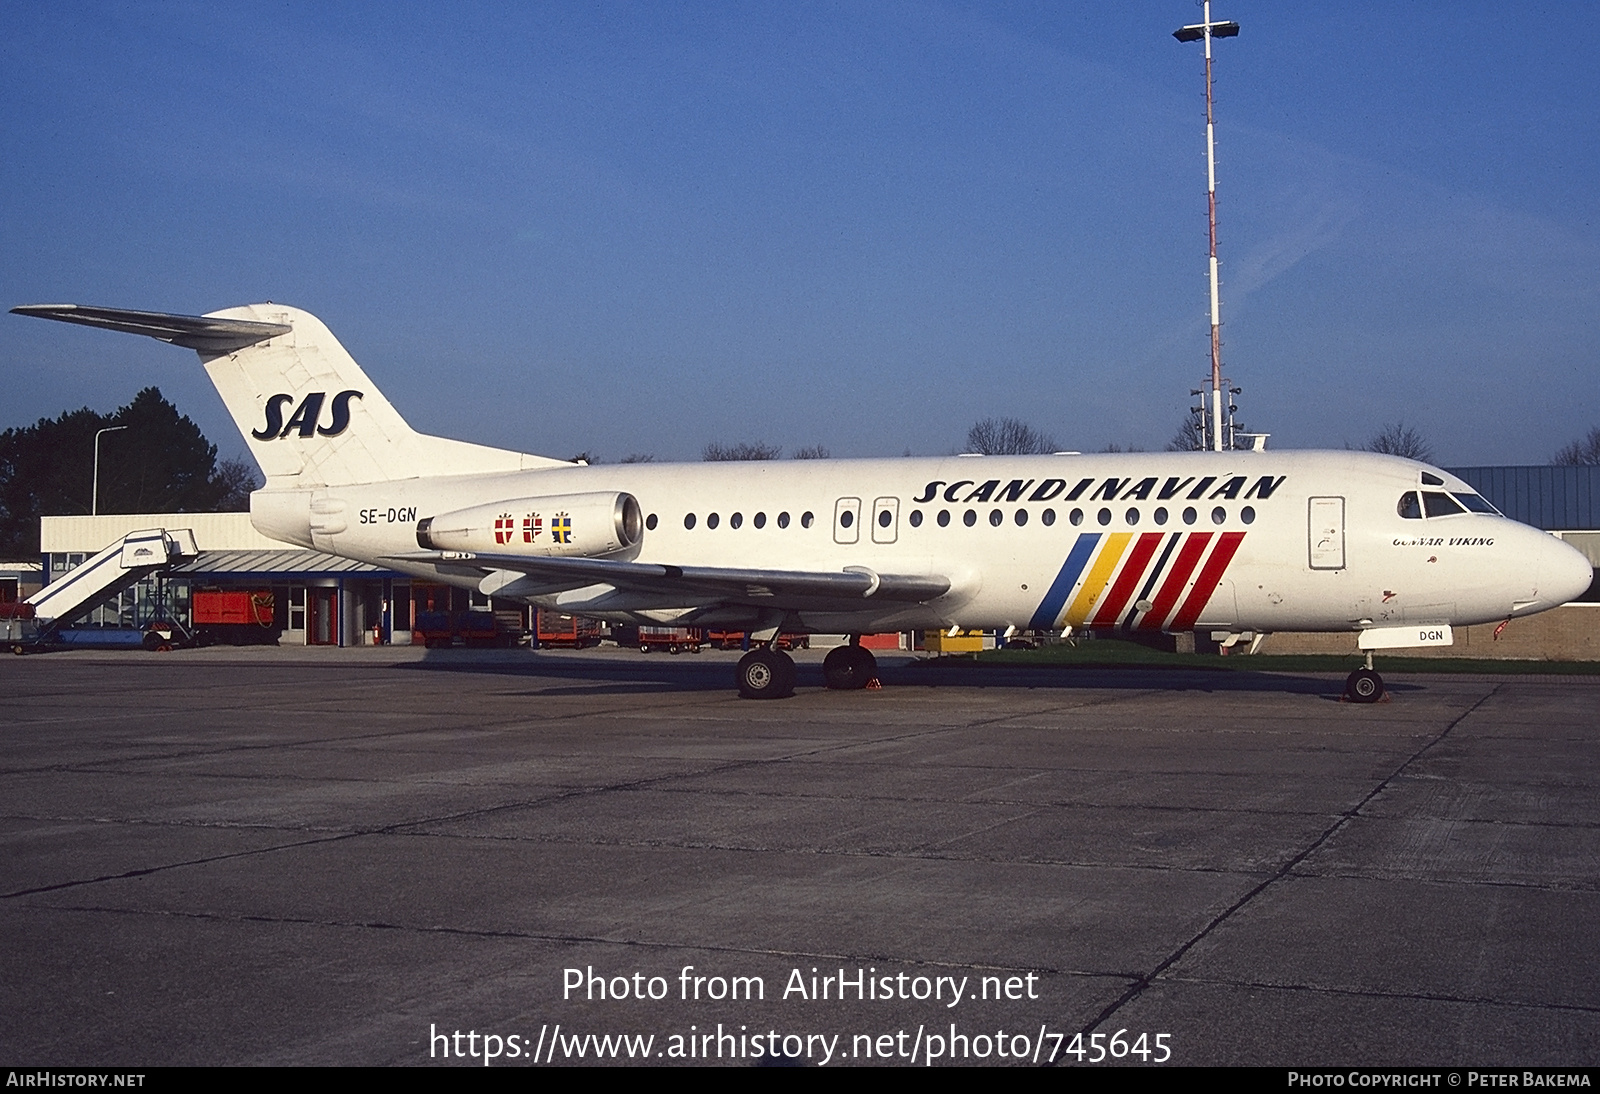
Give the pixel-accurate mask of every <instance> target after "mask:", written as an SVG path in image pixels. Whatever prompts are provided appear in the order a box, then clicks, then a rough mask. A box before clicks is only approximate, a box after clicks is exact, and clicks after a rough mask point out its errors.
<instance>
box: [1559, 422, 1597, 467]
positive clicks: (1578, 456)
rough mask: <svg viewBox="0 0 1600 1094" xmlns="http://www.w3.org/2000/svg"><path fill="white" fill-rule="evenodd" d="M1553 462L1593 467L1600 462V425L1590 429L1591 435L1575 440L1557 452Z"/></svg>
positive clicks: (1569, 465)
mask: <svg viewBox="0 0 1600 1094" xmlns="http://www.w3.org/2000/svg"><path fill="white" fill-rule="evenodd" d="M1551 462H1552V463H1558V464H1565V465H1567V466H1568V467H1593V466H1595V465H1596V464H1600V425H1597V426H1595V427H1594V428H1593V429H1591V430H1589V435H1588V436H1587V437H1583V438H1581V439H1579V440H1576V441H1573V442H1572V443H1571V444H1569V445H1567V447H1565V448H1563V449H1562V450H1561V451H1560V452H1557V453H1556V456H1555V459H1554V460H1552V461H1551Z"/></svg>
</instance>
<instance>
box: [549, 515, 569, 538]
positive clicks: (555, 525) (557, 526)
mask: <svg viewBox="0 0 1600 1094" xmlns="http://www.w3.org/2000/svg"><path fill="white" fill-rule="evenodd" d="M550 538H551V539H553V540H555V541H556V542H557V543H571V542H572V518H571V517H570V516H568V515H567V514H566V513H557V514H556V515H555V516H553V517H551V518H550Z"/></svg>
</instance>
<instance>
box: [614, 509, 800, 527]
mask: <svg viewBox="0 0 1600 1094" xmlns="http://www.w3.org/2000/svg"><path fill="white" fill-rule="evenodd" d="M816 519H817V518H816V516H815V515H814V514H812V513H810V512H805V513H801V514H800V527H802V528H810V527H811V525H812V524H814V523H815V522H816ZM697 520H698V518H696V517H695V515H694V514H693V513H685V514H684V516H683V526H684V527H685V528H693V527H694V526H695V524H696V523H697ZM721 523H722V518H721V517H720V516H719V515H717V514H716V513H707V514H706V527H707V528H715V527H717V526H718V525H719V524H721ZM750 523H751V524H753V525H755V526H756V527H757V528H765V527H766V526H767V514H765V513H757V514H756V515H755V516H753V517H751V518H750ZM774 523H776V524H777V526H778V527H779V528H787V527H789V514H788V513H779V514H778V519H777V520H776V521H775V522H774ZM644 526H645V527H646V528H648V529H650V530H651V531H655V527H656V515H655V514H654V513H651V514H650V515H649V516H648V517H646V518H645V522H644ZM728 527H729V528H742V527H744V514H743V513H733V514H731V515H730V516H729V517H728Z"/></svg>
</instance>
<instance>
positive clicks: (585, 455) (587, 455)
mask: <svg viewBox="0 0 1600 1094" xmlns="http://www.w3.org/2000/svg"><path fill="white" fill-rule="evenodd" d="M567 462H568V463H586V464H597V463H599V462H600V457H599V456H596V455H595V454H594V453H593V452H579V453H578V454H577V455H576V456H574V457H572V459H570V460H568V461H567Z"/></svg>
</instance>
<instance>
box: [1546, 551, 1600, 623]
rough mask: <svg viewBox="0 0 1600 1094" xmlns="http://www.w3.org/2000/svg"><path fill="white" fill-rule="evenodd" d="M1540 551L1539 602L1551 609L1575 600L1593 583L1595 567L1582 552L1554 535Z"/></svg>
mask: <svg viewBox="0 0 1600 1094" xmlns="http://www.w3.org/2000/svg"><path fill="white" fill-rule="evenodd" d="M1547 539H1548V542H1546V543H1545V544H1544V545H1543V548H1542V549H1541V550H1540V552H1539V559H1538V566H1539V579H1538V580H1539V599H1540V600H1541V601H1543V602H1544V603H1545V604H1546V605H1548V606H1549V607H1552V608H1553V607H1555V606H1556V605H1557V604H1566V603H1567V602H1569V601H1572V600H1576V599H1578V597H1580V596H1582V595H1583V594H1584V593H1586V592H1588V591H1589V586H1590V585H1592V584H1593V583H1594V566H1593V565H1592V564H1591V563H1590V562H1589V559H1588V558H1587V557H1586V556H1585V555H1584V554H1583V552H1581V551H1579V550H1577V549H1576V548H1574V547H1573V546H1571V545H1570V544H1567V543H1562V542H1561V541H1560V540H1559V539H1556V538H1555V537H1554V536H1549V537H1547Z"/></svg>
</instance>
